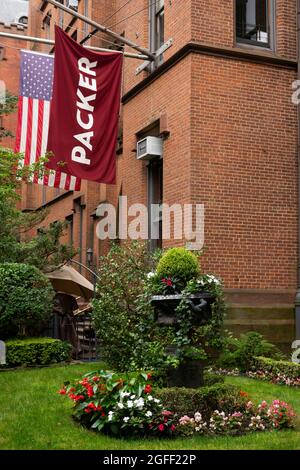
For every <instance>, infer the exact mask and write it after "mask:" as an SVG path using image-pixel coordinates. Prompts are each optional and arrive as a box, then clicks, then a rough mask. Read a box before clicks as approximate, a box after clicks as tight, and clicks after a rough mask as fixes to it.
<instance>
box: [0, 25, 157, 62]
mask: <svg viewBox="0 0 300 470" xmlns="http://www.w3.org/2000/svg"><path fill="white" fill-rule="evenodd" d="M0 37H3V38H9V39H18V40H20V41H28V42H35V43H39V44H48V45H49V46H53V45H54V44H55V41H53V40H52V39H44V38H35V37H32V36H24V35H21V34H13V33H6V32H2V31H0ZM82 47H85V48H86V49H89V50H91V51H96V52H120V53H123V51H114V50H113V49H104V48H102V47H93V46H86V45H83V46H82ZM124 57H129V58H131V59H139V60H149V57H148V56H146V55H144V54H133V53H131V52H124Z"/></svg>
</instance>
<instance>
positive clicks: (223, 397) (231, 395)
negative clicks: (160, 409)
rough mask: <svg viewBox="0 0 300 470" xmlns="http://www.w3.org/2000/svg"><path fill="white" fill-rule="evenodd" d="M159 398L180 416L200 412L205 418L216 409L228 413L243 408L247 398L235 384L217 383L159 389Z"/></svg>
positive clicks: (157, 393)
mask: <svg viewBox="0 0 300 470" xmlns="http://www.w3.org/2000/svg"><path fill="white" fill-rule="evenodd" d="M156 395H157V398H159V399H160V400H161V402H162V404H163V405H164V406H165V407H167V409H168V410H170V411H172V412H173V413H176V414H178V416H184V415H188V416H193V415H194V414H195V413H197V412H199V413H201V414H202V415H203V417H204V419H205V420H206V419H209V418H210V416H211V414H212V412H213V411H214V410H222V411H224V412H226V413H231V412H235V411H237V410H240V411H241V410H243V409H244V408H245V404H246V399H245V397H242V396H241V394H240V390H239V388H237V387H235V386H234V385H227V384H215V385H212V386H207V387H201V388H197V389H192V388H163V389H161V390H157V392H156Z"/></svg>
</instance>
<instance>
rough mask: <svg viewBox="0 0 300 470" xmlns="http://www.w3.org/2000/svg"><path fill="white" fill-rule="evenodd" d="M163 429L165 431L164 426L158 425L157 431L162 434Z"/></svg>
mask: <svg viewBox="0 0 300 470" xmlns="http://www.w3.org/2000/svg"><path fill="white" fill-rule="evenodd" d="M164 429H165V426H164V424H160V425H159V426H158V430H159V431H160V432H163V431H164Z"/></svg>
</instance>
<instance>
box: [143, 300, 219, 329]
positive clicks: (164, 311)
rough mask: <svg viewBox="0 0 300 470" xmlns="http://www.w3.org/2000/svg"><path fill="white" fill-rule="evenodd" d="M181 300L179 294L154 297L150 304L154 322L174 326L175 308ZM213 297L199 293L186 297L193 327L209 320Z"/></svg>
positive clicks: (176, 321)
mask: <svg viewBox="0 0 300 470" xmlns="http://www.w3.org/2000/svg"><path fill="white" fill-rule="evenodd" d="M181 300H182V295H181V294H175V295H155V296H153V297H152V301H151V304H152V305H153V307H154V309H155V315H156V318H155V320H156V322H157V324H158V325H161V326H176V324H177V323H178V314H177V312H176V308H177V307H178V305H179V304H180V302H181ZM214 300H215V297H214V296H213V295H211V294H209V293H208V292H199V293H198V294H193V295H190V296H189V297H188V302H189V305H190V309H191V311H192V313H193V316H192V324H193V325H194V326H201V325H205V324H206V323H207V322H208V321H209V320H210V319H211V304H212V303H213V302H214Z"/></svg>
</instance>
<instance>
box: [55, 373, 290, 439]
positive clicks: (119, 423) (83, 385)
mask: <svg viewBox="0 0 300 470" xmlns="http://www.w3.org/2000/svg"><path fill="white" fill-rule="evenodd" d="M59 393H60V394H61V395H68V396H69V398H70V399H71V400H72V401H73V403H74V413H73V415H74V418H75V419H77V420H79V421H80V423H81V424H82V425H84V426H85V427H87V428H89V429H91V430H95V431H103V432H106V433H109V434H114V435H117V436H130V435H139V436H157V435H158V436H161V437H165V436H169V437H170V436H179V435H181V436H189V435H193V434H194V433H198V434H207V435H216V434H230V435H239V434H244V433H247V432H251V431H264V430H268V429H283V428H289V427H292V426H293V419H294V417H295V413H294V411H293V409H292V408H291V407H290V406H289V405H288V404H287V403H285V402H283V401H280V400H275V401H273V402H272V403H271V404H270V405H268V404H267V403H266V402H265V401H263V402H262V403H261V404H260V405H258V406H255V405H254V404H253V403H252V402H251V401H247V398H248V395H247V394H246V393H244V392H242V391H239V390H238V389H237V388H236V387H233V386H227V385H224V384H219V385H215V386H212V387H206V388H205V389H199V390H194V391H193V390H191V389H186V391H185V389H165V390H164V389H162V390H158V389H155V387H153V384H152V377H151V375H150V374H147V373H143V372H139V373H131V374H121V375H120V374H117V373H114V372H108V371H98V372H93V373H89V374H87V375H85V376H84V377H83V378H82V379H81V380H77V381H76V382H75V383H74V384H70V383H65V385H64V386H63V388H62V389H61V390H60V391H59ZM172 393H173V395H172ZM180 393H181V394H182V395H184V394H185V393H187V394H188V395H189V396H190V398H191V396H192V395H191V394H193V393H194V395H197V394H198V402H197V397H196V399H194V402H193V406H194V407H196V406H197V405H198V404H199V409H196V408H194V409H196V411H195V412H193V413H191V404H190V403H189V402H186V410H189V411H187V412H185V413H184V412H183V407H184V400H181V403H180V404H179V405H180V406H181V408H180V406H179V405H178V403H176V401H175V400H173V401H172V399H171V398H170V400H168V397H171V395H172V396H173V398H174V396H175V395H176V394H177V396H178V394H180ZM170 394H171V395H170ZM178 401H179V400H178ZM167 405H168V406H167ZM178 406H179V408H178ZM189 406H190V408H189ZM214 406H218V409H214V408H213V407H214ZM201 411H202V412H201Z"/></svg>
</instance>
